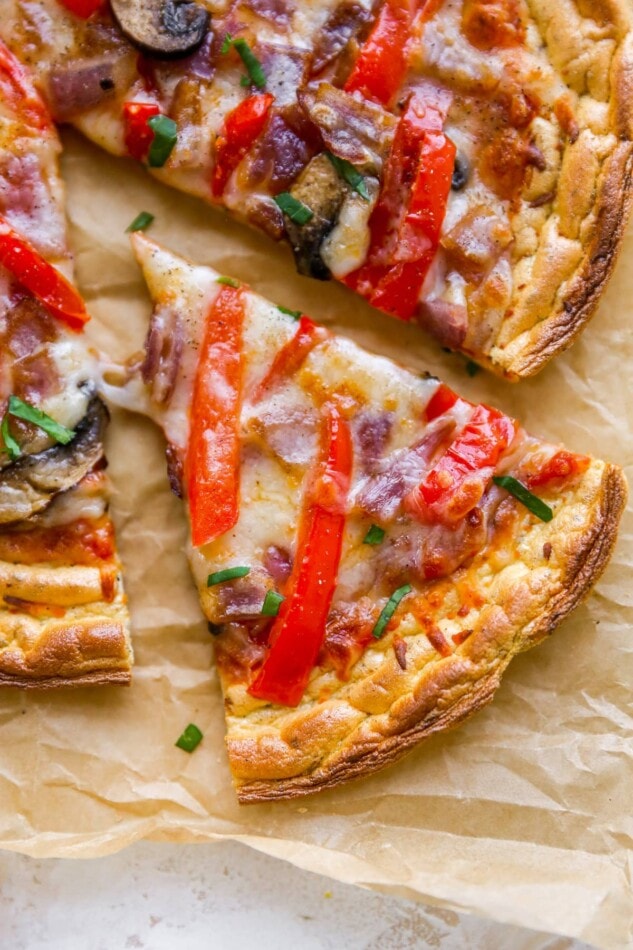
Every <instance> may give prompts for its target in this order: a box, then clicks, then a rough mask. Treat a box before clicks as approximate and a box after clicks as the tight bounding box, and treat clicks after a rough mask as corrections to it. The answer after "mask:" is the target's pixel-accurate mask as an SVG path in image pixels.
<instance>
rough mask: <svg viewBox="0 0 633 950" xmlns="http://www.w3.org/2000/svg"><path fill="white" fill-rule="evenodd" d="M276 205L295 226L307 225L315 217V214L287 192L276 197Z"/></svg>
mask: <svg viewBox="0 0 633 950" xmlns="http://www.w3.org/2000/svg"><path fill="white" fill-rule="evenodd" d="M275 204H276V205H277V207H278V208H280V210H281V211H283V213H284V214H285V215H287V216H288V217H289V218H290V220H291V221H294V223H295V224H300V225H302V224H307V223H308V221H310V220H312V218H313V217H314V212H313V211H312V209H311V208H308V206H307V205H304V204H303V202H302V201H299V200H298V199H297V198H293V196H292V195H291V194H289V193H288V192H287V191H284V192H282V193H281V194H280V195H277V196H276V197H275Z"/></svg>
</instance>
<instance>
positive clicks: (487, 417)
mask: <svg viewBox="0 0 633 950" xmlns="http://www.w3.org/2000/svg"><path fill="white" fill-rule="evenodd" d="M515 431H516V426H515V423H514V421H513V420H512V419H510V418H509V417H508V416H504V415H503V413H501V412H499V411H498V410H497V409H490V408H489V407H488V406H483V405H480V406H476V407H475V409H474V412H473V414H472V416H471V417H470V419H469V421H468V422H467V423H466V425H465V426H464V428H463V429H462V430H461V432H460V433H459V435H458V436H457V437H456V438H455V440H454V441H453V443H452V444H451V445H450V446H449V447H448V449H447V450H446V452H445V453H444V455H442V457H441V458H440V459H439V461H438V462H437V463H436V464H435V465H434V466H433V468H432V469H431V471H430V472H428V474H427V475H426V476H425V478H424V480H423V481H422V482H421V483H420V485H418V487H417V488H415V489H414V490H413V491H412V492H411V493H410V494H409V495H408V496H407V498H406V500H405V507H406V509H407V510H408V511H409V512H410V513H411V514H413V515H416V516H417V517H419V518H420V519H421V520H423V521H426V522H431V523H439V524H444V525H448V526H449V527H450V526H453V525H456V524H457V522H459V521H461V519H462V518H463V517H464V516H465V515H467V514H468V512H469V511H472V509H473V508H475V506H476V505H477V504H478V503H479V501H480V499H481V497H482V495H483V493H484V491H485V490H486V486H487V485H488V482H489V481H490V479H491V478H492V476H493V475H494V470H495V466H496V464H497V462H498V461H499V458H500V456H501V453H502V452H503V451H504V450H505V449H506V448H507V447H508V445H509V444H510V443H511V441H512V439H513V438H514V434H515Z"/></svg>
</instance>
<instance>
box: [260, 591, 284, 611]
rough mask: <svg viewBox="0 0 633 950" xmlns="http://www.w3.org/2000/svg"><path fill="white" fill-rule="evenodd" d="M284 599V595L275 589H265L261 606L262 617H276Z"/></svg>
mask: <svg viewBox="0 0 633 950" xmlns="http://www.w3.org/2000/svg"><path fill="white" fill-rule="evenodd" d="M284 600H285V597H282V596H281V594H278V593H277V591H276V590H267V591H266V596H265V597H264V603H263V606H262V615H263V616H264V617H276V616H277V614H278V613H279V608H280V607H281V605H282V604H283V602H284Z"/></svg>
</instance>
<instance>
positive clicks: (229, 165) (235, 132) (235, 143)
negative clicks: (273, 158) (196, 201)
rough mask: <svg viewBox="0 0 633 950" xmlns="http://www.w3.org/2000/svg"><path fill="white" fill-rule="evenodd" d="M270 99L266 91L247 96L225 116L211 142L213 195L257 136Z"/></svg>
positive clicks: (217, 191) (223, 183)
mask: <svg viewBox="0 0 633 950" xmlns="http://www.w3.org/2000/svg"><path fill="white" fill-rule="evenodd" d="M273 98H274V97H273V96H272V95H271V94H270V93H269V92H264V93H261V94H258V95H255V96H249V97H248V99H244V100H243V102H240V104H239V105H238V106H236V107H235V109H233V110H232V111H231V112H229V114H228V115H227V117H226V119H225V121H224V128H223V129H222V131H221V132H220V134H219V136H218V138H217V141H216V143H215V167H214V169H213V180H212V183H211V187H212V191H213V194H214V196H215V197H216V198H219V197H221V195H222V193H223V191H224V189H225V188H226V183H227V181H228V180H229V178H230V176H231V174H232V173H233V172H234V171H235V169H236V168H237V166H238V165H239V163H240V162H241V161H242V159H243V158H244V156H245V155H246V153H247V152H248V150H249V148H250V147H251V145H252V144H253V142H255V140H256V139H258V138H259V136H260V135H261V133H262V131H263V128H264V126H265V124H266V119H267V118H268V113H269V111H270V107H271V105H272V103H273Z"/></svg>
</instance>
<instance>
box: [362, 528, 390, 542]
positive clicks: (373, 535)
mask: <svg viewBox="0 0 633 950" xmlns="http://www.w3.org/2000/svg"><path fill="white" fill-rule="evenodd" d="M384 540H385V532H384V529H383V528H380V527H379V526H378V525H377V524H373V525H372V526H371V528H370V529H369V531H368V532H367V534H366V535H365V537H364V538H363V544H382V542H383V541H384Z"/></svg>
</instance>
